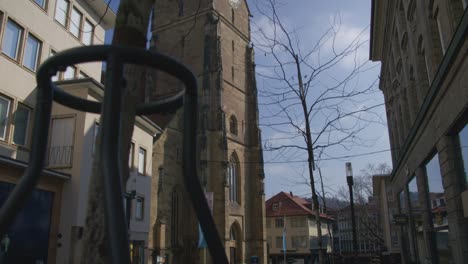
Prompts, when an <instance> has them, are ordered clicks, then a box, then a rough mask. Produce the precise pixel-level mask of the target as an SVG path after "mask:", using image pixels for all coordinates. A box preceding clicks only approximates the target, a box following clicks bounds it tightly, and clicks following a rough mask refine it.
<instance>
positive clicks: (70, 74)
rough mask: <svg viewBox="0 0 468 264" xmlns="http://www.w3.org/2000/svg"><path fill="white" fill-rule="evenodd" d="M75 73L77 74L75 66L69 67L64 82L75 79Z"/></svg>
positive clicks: (64, 74) (64, 75)
mask: <svg viewBox="0 0 468 264" xmlns="http://www.w3.org/2000/svg"><path fill="white" fill-rule="evenodd" d="M75 72H76V68H75V67H73V66H70V67H67V69H66V70H65V72H64V73H63V79H64V80H70V79H75Z"/></svg>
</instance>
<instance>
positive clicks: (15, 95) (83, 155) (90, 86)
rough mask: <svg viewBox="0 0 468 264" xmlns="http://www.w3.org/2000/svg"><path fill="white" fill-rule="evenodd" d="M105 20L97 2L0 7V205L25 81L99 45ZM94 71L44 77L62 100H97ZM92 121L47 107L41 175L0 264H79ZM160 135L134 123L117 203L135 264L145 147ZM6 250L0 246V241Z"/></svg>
mask: <svg viewBox="0 0 468 264" xmlns="http://www.w3.org/2000/svg"><path fill="white" fill-rule="evenodd" d="M114 21H115V13H113V11H112V10H110V9H107V5H106V2H105V1H103V0H96V1H87V0H16V1H1V2H0V78H1V79H2V85H1V87H0V172H1V173H0V205H1V204H2V203H3V202H4V201H5V199H6V198H7V196H8V193H9V192H11V190H12V189H13V188H14V186H15V184H16V183H17V182H18V180H19V178H20V177H21V175H22V173H23V171H24V168H25V167H27V166H28V164H27V162H28V157H29V148H30V143H31V136H32V135H33V134H34V130H35V128H34V127H33V125H32V117H33V116H34V108H35V100H36V98H35V94H36V92H35V87H36V81H35V73H36V71H37V69H38V67H39V65H40V64H41V63H42V62H43V61H45V60H46V59H47V58H48V57H50V56H53V55H54V54H55V53H56V52H60V51H61V50H65V49H68V48H72V47H80V46H86V45H91V44H103V43H104V35H105V30H107V29H110V28H112V27H113V25H114ZM101 71H102V63H86V64H80V65H74V66H70V67H68V68H66V69H64V71H62V72H59V73H58V74H57V75H56V76H54V81H56V84H57V85H59V86H60V87H61V88H62V89H64V90H65V91H66V92H68V93H71V94H73V95H75V96H79V97H81V98H86V99H88V100H94V101H100V100H102V96H103V93H104V91H103V85H102V84H101V83H100V79H101ZM98 129H99V115H97V114H91V113H84V112H79V111H76V110H73V109H70V108H67V107H64V106H62V105H59V104H55V103H54V105H53V109H52V120H51V126H50V132H49V135H50V136H49V145H48V149H47V156H46V169H45V170H44V172H43V175H42V177H41V180H40V182H39V184H38V185H37V188H36V189H35V190H34V191H33V193H32V195H31V198H30V199H29V200H28V201H27V202H26V205H25V207H24V208H23V209H22V211H21V213H20V215H19V216H18V218H17V219H16V220H15V222H14V224H13V225H12V226H11V227H10V229H9V231H8V234H7V235H6V236H5V237H3V238H2V241H7V240H8V241H9V243H8V250H6V249H3V248H2V249H3V250H2V252H0V258H1V259H0V262H2V261H7V263H79V258H80V250H81V246H82V245H81V237H82V234H83V228H84V223H85V217H86V207H87V195H88V184H89V180H90V175H91V170H92V164H93V157H94V150H95V147H96V145H95V137H96V135H97V131H98ZM159 132H160V129H159V128H158V127H157V126H156V125H155V124H154V123H153V122H151V121H149V120H148V119H146V118H144V117H137V119H136V123H135V127H134V134H133V139H132V150H131V153H130V162H129V166H130V168H131V175H130V179H129V180H128V182H127V186H126V191H127V195H126V198H125V199H124V201H123V203H124V206H125V207H126V212H127V215H128V218H129V220H130V234H129V236H130V240H131V241H132V244H131V249H132V257H133V258H134V262H135V263H144V261H145V259H146V258H147V257H148V253H147V252H145V247H146V246H147V237H148V230H149V226H150V224H149V213H148V212H149V208H150V186H151V171H152V158H151V157H152V144H153V139H154V136H155V135H156V134H158V133H159ZM4 244H6V243H4ZM2 263H3V262H2Z"/></svg>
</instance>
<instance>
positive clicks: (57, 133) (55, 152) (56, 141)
mask: <svg viewBox="0 0 468 264" xmlns="http://www.w3.org/2000/svg"><path fill="white" fill-rule="evenodd" d="M51 130H52V133H51V134H50V138H49V141H50V143H49V152H48V157H47V158H48V163H47V164H48V166H53V167H69V166H71V165H72V158H73V134H74V131H75V119H74V118H73V117H65V118H53V119H52V129H51Z"/></svg>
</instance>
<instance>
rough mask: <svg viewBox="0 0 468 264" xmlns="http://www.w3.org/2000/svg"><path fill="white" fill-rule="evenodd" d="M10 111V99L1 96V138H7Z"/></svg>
mask: <svg viewBox="0 0 468 264" xmlns="http://www.w3.org/2000/svg"><path fill="white" fill-rule="evenodd" d="M9 113H10V100H8V99H6V98H4V97H1V96H0V138H1V139H5V137H6V128H7V125H8V115H9Z"/></svg>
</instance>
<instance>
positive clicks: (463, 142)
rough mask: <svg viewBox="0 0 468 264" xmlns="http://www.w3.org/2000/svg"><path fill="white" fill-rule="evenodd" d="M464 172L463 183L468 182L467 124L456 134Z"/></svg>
mask: <svg viewBox="0 0 468 264" xmlns="http://www.w3.org/2000/svg"><path fill="white" fill-rule="evenodd" d="M458 137H459V138H460V147H461V153H462V159H463V168H464V172H463V173H465V183H468V126H465V127H464V128H463V129H462V131H460V133H459V134H458Z"/></svg>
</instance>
